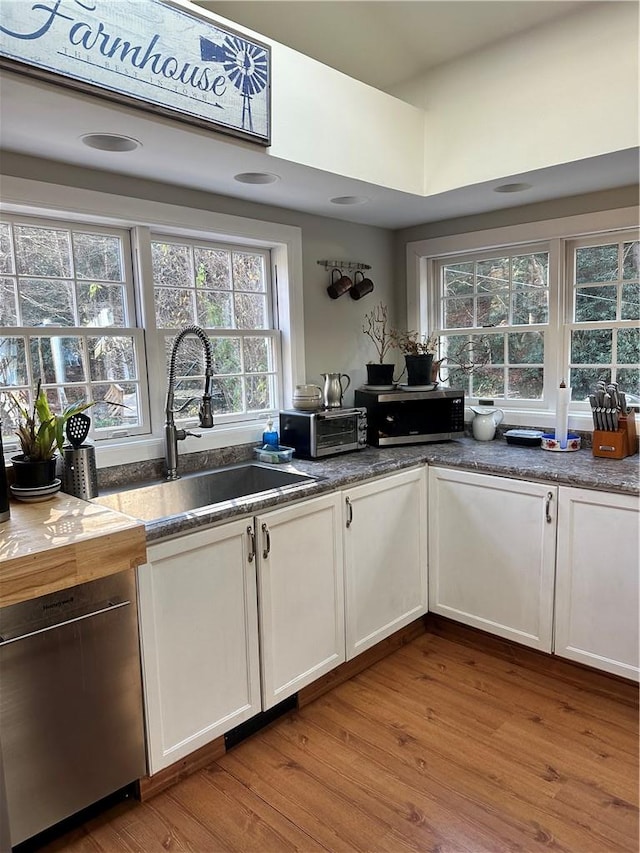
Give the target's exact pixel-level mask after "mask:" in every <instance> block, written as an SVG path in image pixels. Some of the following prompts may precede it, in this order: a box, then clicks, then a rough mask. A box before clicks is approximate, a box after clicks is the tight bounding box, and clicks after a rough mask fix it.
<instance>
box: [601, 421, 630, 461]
mask: <svg viewBox="0 0 640 853" xmlns="http://www.w3.org/2000/svg"><path fill="white" fill-rule="evenodd" d="M637 452H638V439H637V437H636V416H635V412H629V414H628V415H621V416H620V417H619V419H618V429H617V430H602V429H595V430H594V431H593V455H594V456H601V457H603V458H605V459H624V458H625V456H633V455H634V454H635V453H637Z"/></svg>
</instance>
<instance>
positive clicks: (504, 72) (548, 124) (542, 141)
mask: <svg viewBox="0 0 640 853" xmlns="http://www.w3.org/2000/svg"><path fill="white" fill-rule="evenodd" d="M396 94H398V96H399V97H402V98H405V99H406V100H408V101H411V102H412V103H414V104H416V105H418V106H422V107H423V108H424V109H425V110H426V113H427V125H426V126H427V133H426V169H425V172H426V186H425V193H426V194H427V195H431V194H435V193H441V192H446V191H447V190H451V189H454V188H456V187H460V186H467V185H471V184H475V183H479V182H482V181H487V180H492V179H495V178H502V177H503V176H505V175H517V174H518V173H520V172H526V171H529V170H532V169H539V168H543V167H546V166H551V165H555V164H558V163H565V162H572V161H575V160H581V159H584V158H587V157H592V156H596V155H599V154H603V153H605V152H610V151H618V150H623V149H626V148H632V147H634V146H637V145H638V4H637V3H634V2H622V3H620V2H605V3H592V4H587V8H585V6H584V4H581V8H580V10H579V11H577V12H573V13H571V14H569V15H567V16H566V17H563V18H559V19H557V20H556V21H554V22H553V23H552V24H549V25H544V26H541V27H536V28H535V29H534V30H531V31H529V32H526V33H523V34H522V35H520V36H518V37H515V38H511V39H509V40H506V41H504V42H502V43H498V44H495V45H492V46H491V48H489V49H486V50H482V51H479V52H477V53H475V54H473V55H470V56H468V57H465V58H462V59H461V60H458V61H454V62H450V63H447V64H445V65H441V66H439V67H438V68H436V69H434V70H433V71H432V72H431V73H429V74H428V75H427V76H426V77H423V78H420V79H418V80H414V81H412V82H409V83H407V84H405V85H403V86H402V87H398V89H397V91H396Z"/></svg>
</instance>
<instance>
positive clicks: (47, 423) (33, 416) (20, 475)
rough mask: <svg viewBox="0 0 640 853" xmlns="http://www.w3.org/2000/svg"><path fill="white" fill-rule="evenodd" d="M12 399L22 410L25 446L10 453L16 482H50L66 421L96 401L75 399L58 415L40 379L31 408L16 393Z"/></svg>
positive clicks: (31, 484) (20, 435)
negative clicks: (13, 453)
mask: <svg viewBox="0 0 640 853" xmlns="http://www.w3.org/2000/svg"><path fill="white" fill-rule="evenodd" d="M12 400H13V404H14V407H15V408H16V409H17V410H18V412H19V414H20V422H19V424H18V428H17V430H16V435H17V436H18V439H19V441H20V447H21V448H22V453H20V454H18V455H17V456H12V457H11V464H12V465H13V472H14V476H15V484H16V486H20V487H21V488H36V487H39V486H48V485H50V484H51V483H53V481H54V480H55V478H56V461H57V457H56V450H59V451H62V445H63V443H64V426H65V424H66V422H67V421H68V420H69V418H70V417H71V416H72V415H76V414H78V413H79V412H82V411H84V410H85V409H88V408H89V407H90V406H92V405H93V402H89V403H86V402H84V401H79V402H76V403H72V404H71V405H69V406H67V407H66V408H65V409H64V411H63V412H62V414H60V415H56V414H55V413H54V412H52V410H51V407H50V405H49V401H48V399H47V395H46V392H45V391H44V390H43V389H42V388H41V383H40V382H38V388H37V390H36V396H35V400H34V403H33V408H32V409H31V410H29V409H28V408H27V407H26V406H23V405H22V404H21V403H20V402H19V401H18V400H17V399H16V398H15V397H13V396H12Z"/></svg>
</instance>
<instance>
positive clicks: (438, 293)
mask: <svg viewBox="0 0 640 853" xmlns="http://www.w3.org/2000/svg"><path fill="white" fill-rule="evenodd" d="M557 251H558V246H557V245H556V244H555V243H554V242H553V241H550V240H546V241H543V242H540V243H530V244H517V245H513V246H505V245H502V246H493V247H491V248H488V249H486V250H484V251H481V252H465V253H462V254H456V255H455V256H450V255H443V256H436V257H433V258H429V259H428V263H429V265H430V267H431V271H430V275H429V282H428V287H429V301H430V306H431V307H430V311H429V322H430V325H429V332H430V333H435V334H437V335H442V336H443V337H464V336H465V335H467V336H476V337H478V336H481V335H498V334H503V335H504V334H507V333H509V332H514V333H516V332H522V331H529V332H542V333H543V334H544V336H545V346H544V360H543V364H542V369H543V386H542V397H541V398H540V399H530V398H515V397H513V398H512V397H507V398H504V397H496V398H495V399H496V401H499V404H500V406H501V407H505V408H513V407H519V408H525V409H533V410H535V409H537V408H539V406H540V405H541V404H544V401H545V400H546V398H547V396H548V394H549V391H550V389H549V387H548V383H547V376H548V375H549V372H550V370H551V368H552V365H553V363H554V352H553V350H554V347H553V343H552V341H551V335H550V334H549V329H550V328H551V325H552V323H554V322H556V317H557V303H556V300H554V299H553V298H552V293H553V292H554V288H555V287H557V263H556V258H555V254H556V252H557ZM536 253H545V254H547V255H548V256H549V264H548V285H547V289H548V294H549V301H548V319H547V322H546V323H531V324H525V323H518V324H515V323H514V324H507V325H505V326H469V327H468V328H464V327H455V328H454V327H451V328H450V329H449V328H444V327H443V325H442V321H443V319H444V315H443V310H442V306H443V303H444V297H443V295H442V290H441V284H442V281H441V272H442V270H443V268H444V266H445V265H446V264H447V263H450V262H451V261H454V262H455V263H456V264H458V263H465V262H471V261H473V262H478V261H483V260H491V259H493V258H496V257H499V256H500V255H501V254H503V255H505V256H509V257H510V258H511V257H514V256H516V255H527V254H536ZM510 285H511V282H510ZM508 293H509V295H511V293H512V288H511V286H509V290H508ZM476 296H477V292H476V291H474V293H473V297H474V300H475V298H476ZM502 367H503V369H504V370H507V369H508V362H507V361H506V360H505V362H504V364H503V365H502ZM465 395H466V396H467V397H468V399H471V400H473V401H477V400H478V399H481V398H479V397H471V398H469V396H468V395H467V394H466V389H465ZM482 399H486V395H484V396H483V397H482Z"/></svg>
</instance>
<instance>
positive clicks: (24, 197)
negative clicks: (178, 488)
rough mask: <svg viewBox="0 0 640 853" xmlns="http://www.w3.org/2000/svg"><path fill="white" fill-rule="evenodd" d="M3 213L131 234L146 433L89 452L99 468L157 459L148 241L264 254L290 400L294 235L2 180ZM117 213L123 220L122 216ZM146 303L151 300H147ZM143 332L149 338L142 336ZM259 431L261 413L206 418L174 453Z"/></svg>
mask: <svg viewBox="0 0 640 853" xmlns="http://www.w3.org/2000/svg"><path fill="white" fill-rule="evenodd" d="M0 210H1V211H2V212H3V213H7V214H14V215H18V216H31V217H37V218H38V219H39V218H41V217H47V218H49V219H53V220H55V221H59V222H68V221H71V222H78V221H80V222H81V224H82V226H83V227H85V226H87V227H88V226H90V225H96V226H97V227H98V228H100V227H114V228H124V229H127V230H128V231H129V232H130V234H131V242H132V247H133V257H134V279H135V281H136V287H137V288H138V293H137V297H139V302H138V303H137V304H136V311H137V312H138V317H139V322H140V331H141V333H142V334H143V336H144V339H145V348H146V354H147V377H148V383H149V388H150V389H151V394H150V399H149V411H150V418H151V433H150V434H149V435H147V436H139V437H129V436H125V437H114V438H113V439H110V440H107V441H104V442H100V444H99V445H96V456H97V462H98V466H99V467H107V466H110V465H119V464H123V463H129V462H141V461H145V460H154V459H158V458H161V457H162V456H163V455H164V407H165V397H166V375H165V374H163V369H164V368H163V365H164V354H161V353H160V348H159V345H158V337H157V336H155V335H153V334H152V333H150V330H151V326H150V324H151V323H152V322H153V318H154V314H153V311H152V310H151V309H152V306H153V302H152V295H153V284H152V265H151V249H150V239H149V235H150V233H151V232H155V233H163V234H167V235H168V234H171V235H172V236H175V237H177V238H187V239H195V240H206V241H208V242H209V241H221V242H224V243H232V244H233V245H237V246H240V245H242V247H244V248H248V249H251V248H260V249H267V250H269V251H270V252H271V277H272V282H273V288H272V293H273V299H274V311H275V312H276V314H275V315H276V316H277V321H278V328H279V334H280V340H281V347H280V349H281V356H280V357H281V363H280V370H281V383H282V385H281V395H282V397H281V399H282V400H290V399H291V398H292V395H293V389H294V388H295V386H296V384H298V383H300V382H302V381H304V370H305V366H304V313H303V294H302V286H301V283H302V269H303V263H302V229H301V228H300V227H298V226H293V225H283V224H280V223H276V222H271V221H268V220H259V219H250V218H245V217H240V216H234V215H231V214H225V213H218V212H216V211H212V210H209V209H207V208H204V207H203V208H197V207H186V206H183V205H174V204H170V203H167V202H158V201H151V200H148V199H143V198H139V197H133V196H118V195H113V194H110V193H104V192H100V191H96V190H86V189H81V188H77V187H67V186H62V185H57V184H49V183H45V182H41V181H34V180H29V179H26V178H16V177H13V176H6V177H4V178H3V195H2V201H1V202H0ZM123 211H124V213H123ZM150 296H151V301H150ZM148 330H149V331H148ZM263 424H264V416H263V415H262V414H261V415H260V416H259V417H257V418H256V419H255V420H252V421H250V422H243V423H240V424H239V423H222V422H221V420H220V418H219V417H216V415H215V412H214V428H213V429H211V430H202V438H200V439H194V438H191V437H189V438H187V439H186V441H185V442H183V443H182V446H181V452H183V453H188V452H196V451H201V450H207V449H213V448H219V447H227V446H230V445H236V444H247V443H256V442H258V441H259V440H260V436H261V434H262V429H263Z"/></svg>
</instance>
